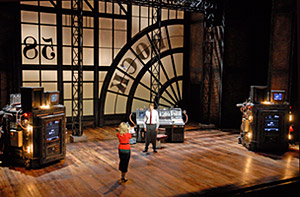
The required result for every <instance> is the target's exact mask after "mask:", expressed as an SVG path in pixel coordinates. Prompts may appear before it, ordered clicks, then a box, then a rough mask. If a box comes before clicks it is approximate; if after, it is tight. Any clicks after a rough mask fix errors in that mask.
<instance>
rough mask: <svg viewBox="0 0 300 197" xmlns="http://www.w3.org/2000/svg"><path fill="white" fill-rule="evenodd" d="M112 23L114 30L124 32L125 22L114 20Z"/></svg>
mask: <svg viewBox="0 0 300 197" xmlns="http://www.w3.org/2000/svg"><path fill="white" fill-rule="evenodd" d="M114 23H115V29H118V30H126V29H127V26H126V20H119V19H116V20H115V21H114Z"/></svg>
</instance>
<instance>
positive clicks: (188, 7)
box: [103, 0, 216, 13]
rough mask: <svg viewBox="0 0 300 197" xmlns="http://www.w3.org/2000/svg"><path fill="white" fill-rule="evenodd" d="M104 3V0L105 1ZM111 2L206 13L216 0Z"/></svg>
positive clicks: (112, 0)
mask: <svg viewBox="0 0 300 197" xmlns="http://www.w3.org/2000/svg"><path fill="white" fill-rule="evenodd" d="M103 1H104V0H103ZM106 1H110V2H122V3H127V4H132V5H140V6H148V7H153V8H161V9H162V8H167V9H174V10H184V11H190V12H202V13H204V12H205V6H207V5H208V4H212V3H214V2H215V1H216V0H106Z"/></svg>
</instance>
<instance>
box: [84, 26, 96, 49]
mask: <svg viewBox="0 0 300 197" xmlns="http://www.w3.org/2000/svg"><path fill="white" fill-rule="evenodd" d="M93 45H94V31H93V30H92V29H83V46H93Z"/></svg>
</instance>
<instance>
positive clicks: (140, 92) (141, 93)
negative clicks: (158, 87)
mask: <svg viewBox="0 0 300 197" xmlns="http://www.w3.org/2000/svg"><path fill="white" fill-rule="evenodd" d="M134 96H135V97H138V98H142V99H146V100H147V99H149V98H150V91H149V90H148V89H146V88H144V87H143V86H141V85H139V86H138V87H137V89H136V92H135V95H134Z"/></svg>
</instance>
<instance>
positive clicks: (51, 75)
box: [42, 70, 57, 81]
mask: <svg viewBox="0 0 300 197" xmlns="http://www.w3.org/2000/svg"><path fill="white" fill-rule="evenodd" d="M42 81H57V71H52V70H51V71H42Z"/></svg>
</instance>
